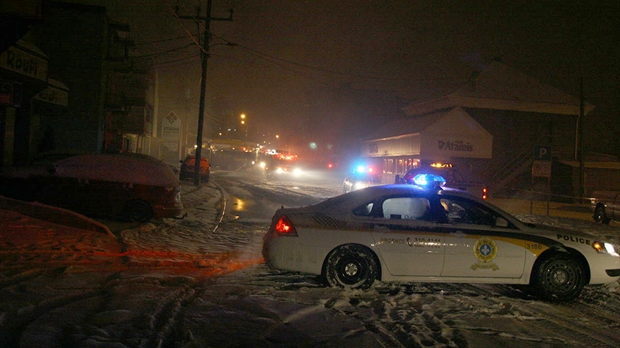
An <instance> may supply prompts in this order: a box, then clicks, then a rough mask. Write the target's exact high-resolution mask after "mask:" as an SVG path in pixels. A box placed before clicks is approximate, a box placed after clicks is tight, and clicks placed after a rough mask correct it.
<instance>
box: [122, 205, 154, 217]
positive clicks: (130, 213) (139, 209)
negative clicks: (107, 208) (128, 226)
mask: <svg viewBox="0 0 620 348" xmlns="http://www.w3.org/2000/svg"><path fill="white" fill-rule="evenodd" d="M125 212H126V214H127V218H128V219H129V221H133V222H147V221H149V220H150V219H151V218H152V217H153V209H152V208H151V205H150V204H148V203H147V202H145V201H138V200H136V201H131V202H129V203H127V206H126V207H125Z"/></svg>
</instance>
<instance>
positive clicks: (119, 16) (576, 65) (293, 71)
mask: <svg viewBox="0 0 620 348" xmlns="http://www.w3.org/2000/svg"><path fill="white" fill-rule="evenodd" d="M74 2H79V3H86V4H96V5H103V6H106V7H107V8H108V10H109V14H110V17H111V18H112V19H113V20H116V21H120V22H125V23H128V24H130V25H131V30H132V33H131V35H132V38H133V39H134V40H135V41H136V43H137V46H136V51H135V52H134V54H135V55H136V56H138V57H156V62H157V64H158V65H160V66H161V67H164V68H165V69H167V70H169V71H172V72H174V73H178V74H179V76H180V77H181V78H184V79H186V81H187V85H188V89H187V90H186V91H185V96H187V97H188V98H189V99H192V100H196V99H197V96H198V92H199V89H198V83H199V76H200V66H199V58H198V48H197V47H196V46H195V45H194V44H193V41H192V40H191V39H190V38H189V34H187V31H189V32H191V33H196V32H197V31H198V29H197V26H196V24H195V23H193V22H192V21H190V20H179V19H177V18H176V17H175V16H174V13H173V11H172V10H171V7H174V6H176V5H179V7H180V11H179V13H180V14H181V15H192V14H195V9H194V8H195V6H197V5H199V4H202V14H203V15H204V13H205V11H204V9H205V7H206V0H203V1H195V0H181V1H175V0H170V1H165V0H151V1H136V0H124V1H111V0H107V1H97V0H91V1H86V0H81V1H74ZM500 3H501V4H500ZM521 3H522V2H521V1H510V2H508V1H405V0H398V1H360V0H358V1H353V0H349V1H344V0H331V1H324V0H312V1H310V0H308V1H287V0H213V9H212V17H227V16H228V15H229V13H228V10H229V9H230V8H233V9H234V15H233V21H232V22H228V21H213V22H212V25H211V29H212V34H213V40H212V42H211V49H210V51H211V58H210V59H209V70H208V77H207V98H208V99H210V100H211V105H216V106H219V107H222V105H223V106H225V107H226V108H229V109H231V110H233V111H234V112H235V113H241V112H243V113H246V114H247V115H248V117H249V122H253V121H254V122H255V123H257V124H260V125H261V126H263V127H268V128H269V129H271V130H274V131H275V132H280V131H284V132H286V130H287V129H289V130H290V129H291V128H295V127H296V126H297V123H296V122H298V121H297V117H296V116H299V115H303V114H304V113H305V107H306V104H307V95H308V94H310V93H312V91H314V90H316V89H324V88H326V87H337V86H340V85H343V84H348V85H350V86H351V87H352V88H359V89H379V90H390V91H396V92H397V93H398V94H399V95H400V96H402V97H404V98H406V99H408V100H412V101H413V100H419V99H424V98H429V97H433V96H439V95H441V94H445V93H449V92H452V91H453V90H454V89H455V88H457V87H458V86H460V85H461V84H463V83H465V82H466V81H467V80H468V78H470V77H471V76H472V74H473V73H474V72H475V71H476V70H477V69H480V68H481V67H483V66H484V65H485V64H488V63H489V62H490V60H491V59H493V58H495V57H498V58H501V60H502V61H503V62H504V63H505V64H507V65H509V66H511V67H513V68H516V69H518V70H520V71H522V72H524V73H526V74H529V75H531V76H533V77H536V78H538V79H540V80H541V81H543V82H546V83H549V84H550V85H552V86H555V87H557V88H559V89H561V90H563V91H565V92H568V93H570V94H573V95H575V96H579V79H580V77H581V76H583V79H584V92H585V97H586V100H587V101H588V102H589V103H591V104H594V105H595V106H597V109H598V110H597V114H596V117H608V118H610V119H612V120H615V121H616V122H615V123H616V124H617V123H620V122H618V112H619V108H618V105H619V102H620V63H619V62H620V46H619V45H620V2H619V1H617V0H616V1H598V2H597V1H548V0H544V1H538V2H536V3H534V4H528V5H523V4H521ZM203 30H204V27H201V28H200V31H201V32H202V31H203ZM227 42H228V43H234V44H236V46H235V47H231V46H228V45H225V43H227ZM168 51H172V52H169V53H164V52H168ZM597 127H600V126H597V125H594V126H593V128H592V129H591V131H592V132H598V131H601V129H598V130H597ZM603 128H605V130H606V131H609V127H608V126H607V125H606V126H603ZM614 129H615V130H614V131H615V132H616V134H617V135H618V136H620V130H619V127H618V126H615V128H614Z"/></svg>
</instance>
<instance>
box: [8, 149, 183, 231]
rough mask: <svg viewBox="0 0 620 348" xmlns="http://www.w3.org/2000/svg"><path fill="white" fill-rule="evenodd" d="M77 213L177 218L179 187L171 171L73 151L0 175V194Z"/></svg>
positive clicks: (152, 164)
mask: <svg viewBox="0 0 620 348" xmlns="http://www.w3.org/2000/svg"><path fill="white" fill-rule="evenodd" d="M0 193H1V194H2V195H5V196H7V197H10V198H15V199H20V200H26V201H37V202H41V203H45V204H49V205H53V206H58V207H62V208H66V209H70V210H73V211H76V212H78V213H82V214H84V215H92V216H105V217H110V218H115V219H123V220H125V219H128V220H131V221H136V222H144V221H148V220H150V219H151V218H156V219H157V218H170V217H179V216H180V215H181V214H182V212H183V204H182V203H181V186H180V183H179V180H178V178H177V177H176V175H175V174H174V173H173V171H172V169H170V167H169V166H168V165H166V164H163V163H158V162H155V161H152V160H150V159H144V158H142V159H141V158H136V157H129V156H124V155H112V154H97V155H78V156H72V157H69V158H66V159H64V160H60V161H57V162H54V163H53V164H51V165H50V166H49V167H48V168H47V173H45V174H40V173H38V172H37V173H36V174H33V175H30V176H21V177H17V176H12V177H7V176H3V177H2V190H1V192H0Z"/></svg>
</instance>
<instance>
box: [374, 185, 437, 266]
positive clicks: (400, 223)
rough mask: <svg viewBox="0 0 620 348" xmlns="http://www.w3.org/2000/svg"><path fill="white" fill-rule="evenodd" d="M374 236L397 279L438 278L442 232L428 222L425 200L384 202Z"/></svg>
mask: <svg viewBox="0 0 620 348" xmlns="http://www.w3.org/2000/svg"><path fill="white" fill-rule="evenodd" d="M380 212H381V213H380V215H381V216H377V217H376V219H375V220H374V222H375V223H374V224H373V229H372V235H373V239H374V240H375V245H376V246H377V249H378V250H379V253H380V255H381V258H382V259H383V262H384V264H385V266H386V267H387V269H388V270H389V272H390V273H391V274H392V275H395V276H439V275H440V273H441V270H442V268H443V261H444V246H443V245H444V244H443V233H442V232H441V230H440V229H439V226H438V224H436V223H432V222H430V221H428V220H429V217H428V212H429V200H428V199H427V198H425V197H390V198H387V199H385V200H384V201H383V202H381V209H380Z"/></svg>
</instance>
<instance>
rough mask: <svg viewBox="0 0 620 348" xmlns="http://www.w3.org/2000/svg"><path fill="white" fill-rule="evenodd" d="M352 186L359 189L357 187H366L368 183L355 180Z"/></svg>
mask: <svg viewBox="0 0 620 348" xmlns="http://www.w3.org/2000/svg"><path fill="white" fill-rule="evenodd" d="M353 187H354V188H355V189H356V190H359V189H363V188H365V187H368V184H366V183H365V182H356V183H355V184H354V185H353Z"/></svg>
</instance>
